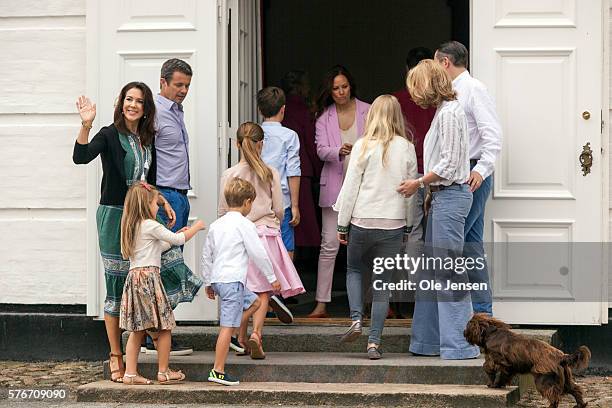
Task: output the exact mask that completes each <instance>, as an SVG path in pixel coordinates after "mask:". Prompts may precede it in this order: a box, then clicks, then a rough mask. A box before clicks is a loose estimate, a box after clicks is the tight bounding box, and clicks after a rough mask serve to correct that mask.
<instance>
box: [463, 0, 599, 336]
mask: <svg viewBox="0 0 612 408" xmlns="http://www.w3.org/2000/svg"><path fill="white" fill-rule="evenodd" d="M471 10H472V37H471V38H472V44H471V50H472V69H471V71H472V74H473V75H474V76H475V77H476V78H478V79H480V80H481V81H483V82H484V83H485V84H486V85H487V87H488V89H489V91H490V92H491V94H492V95H493V96H494V97H495V99H496V101H497V109H498V113H499V117H500V120H501V122H502V126H503V130H504V142H503V150H502V155H501V157H500V158H499V160H498V162H497V165H496V171H495V178H494V188H493V192H492V197H491V199H490V200H489V202H488V204H487V211H486V220H485V235H486V238H485V239H486V240H487V241H488V242H492V243H494V250H493V251H492V258H493V259H489V264H490V265H491V269H492V275H493V276H492V287H493V295H494V314H495V315H497V316H498V317H500V318H501V319H503V320H505V321H507V322H510V323H533V324H599V323H603V322H606V321H607V315H605V312H602V307H601V303H598V302H600V301H603V300H604V299H603V297H602V296H600V295H601V294H600V293H599V290H600V288H601V287H602V285H603V284H604V283H605V274H606V273H607V271H605V270H604V269H603V267H602V266H601V262H594V263H593V264H592V265H591V266H592V267H590V268H589V269H588V270H582V269H581V268H580V262H582V261H583V260H581V259H577V258H578V257H579V252H577V250H576V249H575V248H571V247H569V246H568V248H569V250H568V251H567V252H566V253H563V254H559V256H557V257H555V256H549V257H550V258H552V259H547V262H543V263H542V262H536V261H535V260H533V261H532V260H530V259H516V254H515V255H514V258H513V255H512V251H513V249H512V248H513V246H512V245H513V244H518V243H524V242H532V243H534V246H536V247H537V245H538V243H551V242H600V241H602V240H603V238H604V236H605V235H604V234H605V229H604V228H603V208H602V206H603V204H602V203H603V202H604V200H603V196H602V169H601V154H600V148H601V127H600V126H601V122H600V111H601V109H602V91H601V87H602V84H603V77H602V70H601V67H602V64H603V54H602V49H603V27H604V26H603V25H602V22H603V18H602V10H604V5H603V4H602V1H601V0H580V1H577V0H545V1H544V0H542V1H530V0H495V1H492V0H472V4H471ZM583 112H589V113H590V118H589V119H585V118H584V117H583ZM586 143H590V148H591V149H592V151H593V166H592V168H591V172H590V174H588V175H586V176H585V175H583V173H582V171H581V166H580V162H579V155H580V153H581V152H582V149H583V145H585V144H586ZM506 243H508V244H509V245H508V246H504V245H501V244H506ZM542 245H543V246H542V247H544V244H542ZM540 256H541V257H544V256H545V255H544V254H541V255H540ZM533 264H537V265H538V267H539V268H541V269H540V270H538V271H537V273H530V271H529V266H530V265H533ZM566 267H567V268H568V269H569V270H570V271H572V273H569V274H563V273H559V270H560V268H566ZM577 271H580V273H577ZM585 274H586V275H585ZM587 285H588V286H587ZM585 291H590V293H591V294H592V295H591V296H590V298H588V299H587V298H585V297H584V293H585ZM578 294H580V295H578ZM587 297H588V296H587ZM604 309H605V308H604Z"/></svg>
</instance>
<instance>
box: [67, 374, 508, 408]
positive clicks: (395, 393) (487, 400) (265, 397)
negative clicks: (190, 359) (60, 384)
mask: <svg viewBox="0 0 612 408" xmlns="http://www.w3.org/2000/svg"><path fill="white" fill-rule="evenodd" d="M243 381H244V380H243ZM518 399H519V393H518V389H517V388H516V387H509V388H506V389H503V390H493V389H490V388H487V387H486V386H465V385H440V384H435V385H422V384H358V383H351V384H312V383H283V382H264V383H262V382H243V383H241V384H240V385H237V386H232V387H225V386H222V385H218V384H211V383H201V382H186V383H184V384H174V385H150V386H125V385H122V384H115V383H112V382H110V381H98V382H95V383H90V384H86V385H82V386H80V387H79V388H78V390H77V401H80V402H108V403H113V402H115V403H128V404H130V403H151V404H163V403H167V404H169V403H173V404H193V403H198V404H204V405H210V404H236V405H247V404H265V405H266V406H273V405H282V406H285V405H304V404H308V405H325V406H355V405H359V406H406V407H420V408H433V407H448V408H451V407H457V408H458V407H461V408H468V407H469V408H476V407H482V408H485V407H495V408H497V407H504V406H509V405H512V404H514V403H516V402H517V401H518Z"/></svg>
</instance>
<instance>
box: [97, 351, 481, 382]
mask: <svg viewBox="0 0 612 408" xmlns="http://www.w3.org/2000/svg"><path fill="white" fill-rule="evenodd" d="M214 358H215V354H214V352H213V351H197V352H194V353H193V354H192V355H189V356H173V357H171V358H170V366H171V367H172V368H173V369H181V370H182V371H183V372H184V373H185V375H186V376H187V379H189V380H190V381H202V382H205V381H207V379H208V372H209V370H210V369H211V368H212V366H213V363H214ZM483 362H484V359H483V358H477V359H471V360H441V359H440V358H438V357H414V356H412V355H409V354H406V353H402V354H395V353H385V354H384V356H383V358H382V359H381V360H374V361H373V360H369V359H368V358H367V355H366V354H365V352H364V353H276V352H268V353H267V356H266V359H265V360H253V359H251V358H250V357H249V356H236V355H234V353H230V354H229V356H228V360H227V370H228V371H230V372H231V373H232V374H233V375H236V376H238V377H239V378H241V379H243V380H244V381H246V382H288V383H294V382H306V383H323V382H325V383H351V382H357V383H398V384H399V383H405V384H459V385H481V384H486V376H485V373H484V371H483V369H482V364H483ZM138 369H139V372H141V373H142V374H143V375H145V376H149V377H150V378H155V375H156V373H157V360H156V356H155V355H150V354H149V355H147V354H142V353H141V354H140V356H139V367H138ZM109 375H110V372H109V369H108V362H105V363H104V378H105V379H109V378H110V377H109ZM322 375H325V377H323V376H322Z"/></svg>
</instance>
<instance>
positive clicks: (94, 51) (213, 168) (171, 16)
mask: <svg viewBox="0 0 612 408" xmlns="http://www.w3.org/2000/svg"><path fill="white" fill-rule="evenodd" d="M215 16H217V5H216V3H215V2H211V1H190V0H175V1H173V2H172V3H168V2H165V1H161V0H150V1H148V2H147V4H146V7H142V4H140V3H139V2H133V1H122V0H107V1H104V2H102V1H91V2H87V45H88V46H87V49H88V54H87V89H88V94H89V96H90V97H91V98H92V99H93V100H94V101H95V102H96V103H97V106H98V115H97V119H96V125H95V126H96V127H100V126H104V125H107V124H109V123H112V121H113V120H112V119H113V106H114V103H115V99H116V97H117V95H118V93H119V91H120V89H121V87H122V86H123V85H124V84H126V83H127V82H130V81H135V80H137V81H142V82H145V83H146V84H147V85H148V86H149V87H150V88H151V90H152V91H153V92H154V93H157V92H159V77H160V69H161V65H162V63H163V62H164V61H165V60H167V59H169V58H174V57H176V58H181V59H183V60H185V61H187V62H188V63H189V64H190V65H191V67H192V69H193V72H194V76H193V79H192V82H191V88H190V91H189V94H188V96H187V98H186V99H185V103H184V110H185V122H186V126H187V130H188V132H189V138H190V144H189V155H190V157H191V158H192V160H190V166H191V168H190V172H191V184H192V187H193V189H192V190H191V191H190V192H189V202H190V204H191V214H190V222H193V220H194V219H195V218H200V219H203V220H205V221H206V222H207V223H210V222H211V221H212V220H214V219H215V218H216V207H217V180H218V167H217V162H218V149H217V141H218V139H217V132H216V130H217V128H218V127H217V124H218V115H217V109H218V99H217V89H216V84H217V75H218V72H217V71H218V66H217V58H216V56H217V45H218V44H217V27H216V25H215V24H214V22H215ZM99 167H100V166H98V165H91V166H89V168H88V183H87V186H88V187H87V188H88V195H87V214H88V215H87V217H88V290H89V292H88V314H90V315H99V316H101V315H102V313H103V307H102V305H103V302H104V296H105V287H104V269H103V268H102V266H101V261H100V257H99V254H98V250H97V248H98V247H97V238H96V237H95V235H96V223H95V213H96V207H97V202H98V199H99V196H98V191H99V186H100V179H101V177H102V172H101V170H99ZM204 238H205V234H204V233H200V234H198V236H197V237H196V238H194V239H193V240H191V241H189V242H188V243H187V244H186V245H185V249H184V257H185V262H186V263H187V265H189V267H190V268H191V269H192V270H193V271H194V272H195V273H199V269H200V254H201V249H202V245H203V242H204ZM175 314H176V319H177V320H179V321H180V320H182V321H214V320H217V308H216V306H215V304H214V303H213V302H212V301H210V300H208V299H207V297H206V294H205V293H204V290H201V291H200V292H199V293H198V294H197V295H196V297H195V300H194V301H193V302H192V303H183V304H181V305H179V306H178V307H177V309H176V311H175Z"/></svg>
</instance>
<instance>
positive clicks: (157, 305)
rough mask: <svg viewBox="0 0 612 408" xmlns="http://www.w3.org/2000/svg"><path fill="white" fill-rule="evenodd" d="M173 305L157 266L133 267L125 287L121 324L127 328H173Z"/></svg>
mask: <svg viewBox="0 0 612 408" xmlns="http://www.w3.org/2000/svg"><path fill="white" fill-rule="evenodd" d="M175 326H176V322H175V320H174V314H173V313H172V306H171V305H170V301H169V300H168V296H167V295H166V291H165V290H164V286H163V285H162V282H161V276H160V274H159V268H157V267H156V266H146V267H143V268H134V269H130V272H129V273H128V275H127V278H126V280H125V286H124V287H123V296H122V297H121V313H120V315H119V327H121V328H122V329H125V330H127V331H142V330H154V331H158V330H172V329H173V328H174V327H175Z"/></svg>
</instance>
